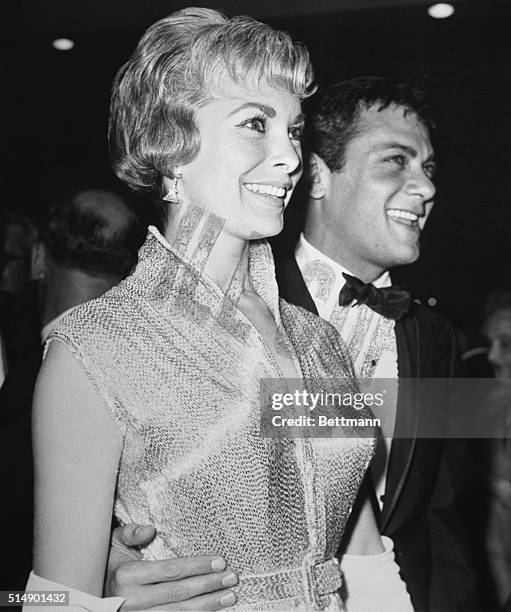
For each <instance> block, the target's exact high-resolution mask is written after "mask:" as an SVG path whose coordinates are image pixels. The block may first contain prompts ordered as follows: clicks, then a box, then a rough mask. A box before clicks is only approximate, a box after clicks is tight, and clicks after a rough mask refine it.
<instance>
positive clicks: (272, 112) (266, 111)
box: [227, 102, 277, 118]
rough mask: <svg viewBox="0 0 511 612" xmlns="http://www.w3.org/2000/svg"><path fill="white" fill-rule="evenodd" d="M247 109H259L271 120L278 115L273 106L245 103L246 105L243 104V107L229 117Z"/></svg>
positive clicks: (233, 111)
mask: <svg viewBox="0 0 511 612" xmlns="http://www.w3.org/2000/svg"><path fill="white" fill-rule="evenodd" d="M246 108H257V109H258V110H260V111H261V112H262V113H264V114H265V115H267V116H268V117H271V118H273V117H275V115H276V114H277V112H276V111H275V109H274V108H273V107H272V106H268V105H267V104H262V103H260V102H245V104H242V105H241V106H237V107H236V108H235V109H234V110H232V111H231V112H230V113H229V114H228V115H227V116H228V117H231V116H232V115H235V114H236V113H239V112H240V111H242V110H244V109H246Z"/></svg>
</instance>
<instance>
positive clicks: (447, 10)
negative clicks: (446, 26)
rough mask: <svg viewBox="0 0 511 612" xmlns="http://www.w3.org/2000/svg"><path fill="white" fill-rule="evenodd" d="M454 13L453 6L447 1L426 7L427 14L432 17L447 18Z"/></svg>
mask: <svg viewBox="0 0 511 612" xmlns="http://www.w3.org/2000/svg"><path fill="white" fill-rule="evenodd" d="M453 13H454V6H453V5H452V4H447V2H438V3H437V4H432V5H431V6H430V7H429V8H428V15H429V16H430V17H433V19H447V17H450V16H451V15H452V14H453Z"/></svg>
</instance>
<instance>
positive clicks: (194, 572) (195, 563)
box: [117, 555, 226, 592]
mask: <svg viewBox="0 0 511 612" xmlns="http://www.w3.org/2000/svg"><path fill="white" fill-rule="evenodd" d="M225 567H226V563H225V560H224V559H222V558H221V557H217V556H213V555H209V556H202V557H177V558H176V559H165V560H163V561H133V562H127V563H123V564H122V566H121V567H119V568H118V574H122V576H117V580H118V581H121V582H123V583H125V584H151V585H152V584H154V583H157V582H161V583H166V582H173V581H175V580H181V579H183V578H189V577H192V576H207V575H208V574H212V576H211V579H216V578H217V577H218V574H217V572H220V571H223V570H224V569H225ZM206 582H207V580H203V583H204V584H206ZM215 584H216V583H215ZM202 592H209V590H203V591H202Z"/></svg>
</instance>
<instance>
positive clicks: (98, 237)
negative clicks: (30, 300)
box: [43, 189, 145, 277]
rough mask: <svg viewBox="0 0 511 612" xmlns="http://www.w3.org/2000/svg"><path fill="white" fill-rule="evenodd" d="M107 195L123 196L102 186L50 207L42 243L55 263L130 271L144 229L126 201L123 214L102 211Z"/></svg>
mask: <svg viewBox="0 0 511 612" xmlns="http://www.w3.org/2000/svg"><path fill="white" fill-rule="evenodd" d="M108 198H115V199H117V198H120V196H118V195H117V194H114V193H113V192H111V191H107V190H103V189H89V190H83V189H80V190H75V191H74V192H72V193H70V194H69V195H68V196H67V197H66V198H65V199H64V200H63V201H61V202H59V203H58V204H56V205H54V206H53V207H52V208H51V209H50V212H49V216H48V222H47V226H46V228H45V231H44V232H43V242H44V244H45V246H46V248H47V251H48V253H49V255H50V256H51V258H52V259H53V260H54V261H55V263H57V264H58V265H60V266H63V267H67V268H76V269H79V270H82V271H84V272H88V273H90V274H93V275H116V276H121V277H122V276H125V275H126V274H128V273H129V271H130V270H131V269H132V267H133V266H134V265H135V263H136V261H137V252H138V249H139V248H140V246H141V244H142V242H143V240H144V234H145V232H144V230H143V227H142V225H141V224H140V222H139V220H138V218H137V216H136V214H135V213H134V211H133V210H131V208H130V207H129V206H128V205H127V204H125V211H124V212H123V214H122V215H111V214H110V215H109V214H108V213H107V212H106V211H104V210H102V208H101V203H102V202H103V203H105V202H106V201H107V200H108Z"/></svg>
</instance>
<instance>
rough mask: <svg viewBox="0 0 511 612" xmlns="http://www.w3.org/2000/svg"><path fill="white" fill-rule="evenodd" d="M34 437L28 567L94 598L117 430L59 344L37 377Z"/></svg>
mask: <svg viewBox="0 0 511 612" xmlns="http://www.w3.org/2000/svg"><path fill="white" fill-rule="evenodd" d="M33 438H34V464H35V523H34V571H35V573H36V574H38V575H39V576H42V577H43V578H48V579H49V580H54V581H56V582H60V583H62V584H65V585H68V586H70V587H72V588H76V589H80V590H82V591H86V592H88V593H91V594H93V595H97V596H101V594H102V590H103V581H104V575H105V567H106V561H107V554H108V548H109V542H110V529H111V515H112V505H113V498H114V490H115V483H116V477H117V467H118V463H119V458H120V453H121V448H122V436H121V432H120V431H119V429H118V428H117V427H116V425H115V423H114V422H113V420H112V419H111V418H110V416H109V414H108V413H107V410H106V409H105V407H104V406H103V405H102V402H101V400H100V398H99V396H98V394H97V393H96V391H95V389H94V387H93V385H92V383H91V382H90V380H89V379H88V378H87V375H86V374H85V373H84V372H83V370H82V369H81V368H80V366H79V365H78V364H77V362H76V361H75V359H74V358H73V356H72V355H71V353H70V352H69V351H68V350H67V349H66V348H65V347H64V346H63V345H62V344H60V343H59V342H53V343H52V344H51V346H50V349H49V351H48V354H47V356H46V358H45V360H44V362H43V365H42V368H41V372H40V374H39V378H38V381H37V385H36V391H35V397H34V410H33ZM84 526H86V529H85V530H84ZM84 534H85V535H84Z"/></svg>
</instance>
